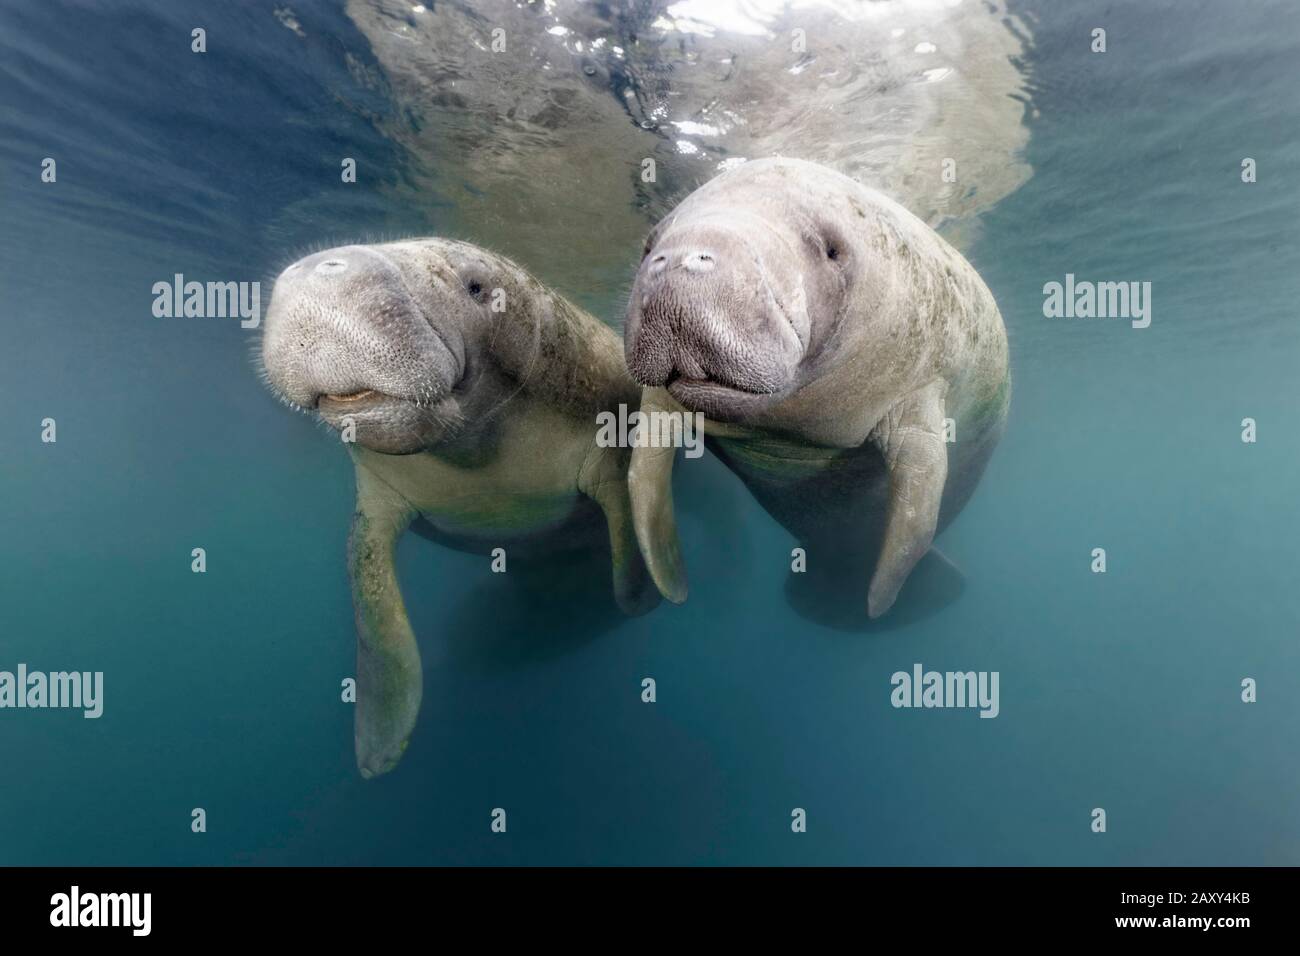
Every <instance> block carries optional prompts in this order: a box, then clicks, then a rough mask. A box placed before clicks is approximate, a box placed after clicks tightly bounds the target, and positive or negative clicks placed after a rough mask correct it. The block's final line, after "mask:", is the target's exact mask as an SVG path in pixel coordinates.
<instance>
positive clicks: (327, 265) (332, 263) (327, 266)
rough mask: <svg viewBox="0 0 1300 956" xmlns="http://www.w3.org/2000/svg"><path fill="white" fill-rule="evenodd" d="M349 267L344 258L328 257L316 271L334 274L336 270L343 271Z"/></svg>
mask: <svg viewBox="0 0 1300 956" xmlns="http://www.w3.org/2000/svg"><path fill="white" fill-rule="evenodd" d="M347 267H348V264H347V263H346V262H344V261H343V260H342V259H326V260H325V261H324V262H322V263H320V264H319V265H318V266H316V268H315V270H314V271H316V272H320V273H324V274H325V275H333V274H334V273H336V272H342V271H343V270H344V269H346V268H347Z"/></svg>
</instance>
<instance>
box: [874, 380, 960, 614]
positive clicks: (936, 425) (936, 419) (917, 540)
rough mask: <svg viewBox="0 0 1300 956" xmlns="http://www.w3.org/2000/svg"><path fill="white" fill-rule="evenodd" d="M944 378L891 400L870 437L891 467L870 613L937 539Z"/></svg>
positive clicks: (885, 604) (886, 602)
mask: <svg viewBox="0 0 1300 956" xmlns="http://www.w3.org/2000/svg"><path fill="white" fill-rule="evenodd" d="M946 391H947V385H946V383H944V382H942V381H934V382H931V383H930V384H929V385H926V386H925V387H924V388H921V389H918V390H917V391H915V392H912V393H911V394H910V395H907V396H906V397H904V398H903V399H902V400H901V401H899V402H898V403H897V404H896V405H894V406H893V408H891V409H890V410H889V411H888V412H886V413H885V417H884V418H883V419H882V420H881V422H880V424H878V425H877V426H876V427H875V429H874V430H873V431H872V432H871V436H870V438H869V440H870V441H871V442H873V443H874V444H875V445H876V446H877V447H878V448H879V449H880V452H881V454H882V455H883V456H884V458H885V467H886V468H887V469H888V470H889V505H888V509H887V511H886V516H885V534H884V540H883V542H882V544H881V547H880V557H879V559H878V560H877V561H876V572H875V574H874V575H873V576H872V578H871V588H870V590H869V591H868V592H867V613H868V614H869V615H870V616H871V617H873V618H876V617H880V615H882V614H884V613H885V612H886V611H888V610H889V609H890V607H891V606H893V603H894V599H895V598H897V597H898V591H899V589H900V588H901V587H902V586H903V582H904V581H906V580H907V576H908V574H909V573H911V570H912V567H913V566H914V565H915V564H916V562H917V561H919V560H921V558H922V556H924V554H925V552H926V551H927V550H928V549H929V547H930V542H931V541H932V540H933V539H934V529H935V527H936V526H937V525H938V522H939V504H940V502H941V501H942V500H943V487H944V483H945V482H946V481H947V480H948V449H947V448H946V447H945V445H944V441H943V414H944V394H945V392H946Z"/></svg>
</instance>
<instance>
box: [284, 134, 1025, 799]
mask: <svg viewBox="0 0 1300 956" xmlns="http://www.w3.org/2000/svg"><path fill="white" fill-rule="evenodd" d="M502 304H504V308H501V305H502ZM262 361H263V364H264V368H265V372H266V374H267V377H268V379H269V381H270V383H271V385H272V386H273V387H274V389H275V390H276V391H277V392H278V393H279V394H280V395H281V396H282V397H283V398H284V399H285V400H286V401H288V402H289V403H291V404H293V405H296V406H299V407H301V408H303V409H314V410H315V411H316V413H317V414H318V415H319V416H320V418H321V419H322V420H324V421H325V422H326V423H327V424H328V425H330V426H332V427H334V428H337V429H344V428H348V429H350V430H352V431H354V439H355V440H354V441H353V442H352V443H350V444H349V445H348V447H349V448H350V449H351V454H352V457H353V460H354V463H355V465H356V483H357V506H356V514H355V517H354V520H353V524H352V531H351V538H350V543H349V548H348V557H349V572H350V575H351V580H352V593H353V602H354V605H355V608H356V624H357V639H358V643H357V685H358V694H357V708H356V756H357V765H358V767H359V768H360V771H361V773H362V775H363V776H366V777H370V776H374V775H377V774H381V773H385V772H387V771H388V770H391V769H392V768H393V767H394V766H395V765H396V764H397V762H398V760H399V759H400V757H401V754H402V752H403V751H404V749H405V748H406V744H407V741H408V739H409V737H410V734H411V731H412V729H413V728H414V726H415V721H416V715H417V713H418V710H419V706H420V698H421V693H422V685H423V680H422V674H421V668H420V655H419V651H418V649H417V646H416V641H415V635H414V634H413V633H412V630H411V625H410V623H409V621H408V619H407V614H406V609H405V607H404V605H403V602H402V595H401V591H400V588H399V584H398V580H397V575H396V571H395V564H394V549H395V544H396V541H397V539H398V537H399V536H400V535H401V534H402V533H403V531H404V530H405V529H406V528H407V527H408V526H409V525H410V524H411V523H412V522H413V521H414V520H416V519H417V518H422V519H423V520H424V521H425V522H427V525H428V526H431V528H432V536H434V537H435V539H436V540H439V541H441V542H442V543H445V544H447V545H449V546H451V547H455V548H458V549H462V550H470V551H475V552H483V553H486V552H488V551H490V550H491V549H493V548H497V547H505V548H506V549H508V551H510V553H511V554H512V555H513V554H515V553H516V552H523V553H525V554H526V553H527V552H528V551H530V550H531V551H534V552H542V553H551V552H555V551H562V550H572V549H588V548H592V547H599V546H601V539H604V538H607V540H608V545H609V550H610V553H611V559H612V564H613V589H614V595H615V598H616V599H617V602H618V604H619V606H620V607H621V608H622V609H623V610H624V611H626V612H627V613H629V614H638V613H644V612H646V611H648V610H650V609H651V608H652V607H654V606H655V605H656V604H657V603H658V601H659V598H660V595H663V596H666V597H667V598H668V599H669V600H671V601H674V602H678V603H680V602H681V601H683V600H684V599H685V598H686V575H685V571H684V568H683V564H682V559H681V555H680V550H679V546H678V540H677V531H676V525H675V521H674V516H673V503H672V490H671V473H672V465H673V460H674V457H675V455H674V450H673V449H672V448H655V447H637V448H634V449H629V448H616V447H602V446H601V445H600V444H598V443H597V441H596V435H597V430H598V426H597V416H598V415H599V414H600V413H602V412H608V411H611V410H615V409H617V408H618V406H619V405H620V404H622V405H626V406H628V407H629V408H635V407H637V406H639V407H640V408H641V410H642V411H677V412H682V411H690V412H703V413H704V415H705V421H706V425H705V431H706V434H707V435H708V436H709V445H710V448H711V449H712V450H713V451H714V453H715V454H717V455H718V456H719V457H720V458H721V459H722V460H723V461H724V462H725V463H726V465H727V466H728V467H729V468H731V469H732V470H733V471H734V472H735V473H736V474H737V475H739V477H740V478H741V479H742V480H743V481H744V483H745V485H746V486H747V487H748V488H749V489H750V491H751V492H752V493H753V494H754V496H755V498H756V499H757V500H758V501H759V502H760V504H762V505H763V507H764V508H766V509H767V511H768V512H769V513H770V514H771V515H772V516H773V517H774V518H775V519H776V520H778V521H779V522H780V523H781V524H782V525H784V526H785V528H786V529H787V530H789V531H790V532H791V533H792V534H793V535H794V536H795V538H797V539H798V541H799V542H800V544H801V546H802V547H804V548H806V549H807V551H808V553H809V554H810V555H812V556H814V559H815V556H816V555H818V554H823V555H825V556H826V560H827V561H834V562H836V563H837V564H838V565H839V566H840V567H842V568H848V569H850V571H849V573H850V574H851V575H853V579H854V580H857V581H860V582H861V586H862V587H863V589H864V590H865V591H866V595H865V598H866V600H865V603H866V609H867V613H868V614H869V615H870V616H871V617H878V616H879V615H881V614H884V613H885V612H886V611H887V610H888V609H889V608H890V606H891V605H892V604H893V603H894V600H895V598H896V596H897V595H898V592H899V589H900V588H901V587H902V585H903V583H904V581H905V580H906V579H907V577H908V574H909V573H910V572H911V570H912V568H913V567H914V565H915V564H916V563H917V561H918V560H919V559H920V558H921V557H922V556H923V555H925V554H926V552H927V550H928V549H929V548H930V544H931V540H932V538H933V537H934V535H935V533H936V532H937V531H938V530H941V529H942V528H943V527H944V526H945V525H946V524H947V523H948V522H949V521H951V520H952V518H953V517H954V516H955V515H956V514H957V512H958V511H959V510H960V509H961V508H962V506H963V505H964V504H965V503H966V501H967V499H968V498H969V497H970V495H971V493H972V491H973V490H974V488H975V485H976V483H977V482H978V480H979V477H980V475H981V473H982V472H983V470H984V466H985V464H986V463H987V461H988V459H989V456H990V454H991V453H992V451H993V448H994V445H995V444H996V443H997V440H998V437H999V435H1000V434H1001V431H1002V428H1003V424H1004V422H1005V419H1006V413H1007V406H1008V400H1009V395H1010V378H1009V372H1008V356H1007V341H1006V331H1005V329H1004V327H1003V323H1002V318H1001V316H1000V315H999V313H998V309H997V306H996V304H995V303H994V301H993V296H992V295H991V294H990V292H989V290H988V289H987V287H986V286H985V285H984V283H983V282H982V281H981V279H980V277H979V276H978V274H977V273H976V272H975V270H974V269H973V268H972V267H971V265H970V264H969V263H968V262H967V261H966V260H965V259H964V258H963V257H962V256H961V255H960V254H959V253H957V252H956V250H954V249H953V248H952V247H951V246H949V245H948V243H946V242H945V241H944V240H943V239H942V238H940V237H939V236H938V234H936V233H935V232H934V231H933V230H932V229H930V228H929V227H928V226H927V225H925V224H924V223H923V222H922V221H921V220H919V219H918V218H916V217H915V216H913V215H912V214H911V213H909V212H908V211H907V210H905V209H903V208H902V207H901V206H900V205H898V204H897V203H895V202H893V201H892V200H890V199H889V198H887V197H886V196H884V195H882V194H881V193H879V192H876V191H874V190H872V189H869V188H867V187H864V186H862V185H861V184H859V183H857V182H855V181H853V180H851V179H849V178H847V177H845V176H842V175H840V174H839V173H836V172H834V171H832V170H830V169H828V168H826V167H823V166H819V165H816V164H813V163H808V162H802V161H798V160H790V159H768V160H758V161H752V162H748V163H745V164H743V165H740V166H738V167H736V168H734V169H731V170H729V171H727V172H725V173H722V174H721V175H719V176H717V177H716V178H714V179H713V180H711V181H710V182H708V183H706V184H705V185H704V186H702V187H700V188H699V189H697V190H696V191H695V192H693V193H691V194H690V195H689V196H688V197H687V198H686V199H685V200H684V201H682V202H681V203H680V204H679V205H678V206H677V207H676V208H675V209H674V210H673V211H672V212H671V213H669V214H668V215H667V216H666V217H665V218H664V219H663V220H662V221H661V222H660V223H659V224H658V225H657V226H655V228H654V229H653V230H652V231H651V233H650V235H649V237H648V239H647V241H646V244H645V250H644V255H643V257H642V261H641V265H640V267H639V270H638V272H637V275H636V280H635V283H634V285H633V288H632V292H631V296H630V301H629V304H628V309H627V317H626V323H625V328H624V340H623V342H622V343H621V344H620V342H619V340H618V337H617V335H616V334H615V332H614V331H613V330H612V329H611V328H610V327H609V326H608V325H606V324H605V323H603V322H601V321H599V320H597V319H596V318H594V317H593V316H591V315H589V314H588V313H586V312H584V311H583V310H581V309H579V308H577V307H576V306H574V305H573V304H572V303H570V302H568V301H566V300H565V299H564V298H563V297H562V296H561V295H559V294H558V293H556V292H555V291H553V290H551V289H549V288H546V287H545V286H543V285H542V284H541V283H540V282H538V281H537V280H536V279H534V278H533V277H532V276H531V275H529V274H528V272H526V271H525V270H524V269H522V268H520V267H519V266H518V265H516V264H515V263H513V262H511V261H509V260H507V259H505V258H503V257H501V256H498V255H495V254H493V253H491V252H489V251H487V250H484V249H481V248H478V247H476V246H474V245H471V244H468V243H464V242H457V241H452V240H446V239H420V240H411V241H406V242H393V243H385V244H382V245H370V246H365V245H356V246H345V247H342V248H337V249H331V250H327V251H325V252H320V253H316V254H315V255H312V256H309V257H307V258H305V259H302V260H300V261H298V262H296V263H294V264H293V265H291V266H289V268H287V269H286V270H285V271H284V272H283V273H282V274H281V275H280V276H279V277H278V278H277V280H276V283H275V290H274V293H273V295H272V300H271V304H270V308H269V310H268V313H267V316H266V323H265V332H264V339H263V344H262ZM946 439H955V440H951V441H947V440H946ZM868 582H869V583H868Z"/></svg>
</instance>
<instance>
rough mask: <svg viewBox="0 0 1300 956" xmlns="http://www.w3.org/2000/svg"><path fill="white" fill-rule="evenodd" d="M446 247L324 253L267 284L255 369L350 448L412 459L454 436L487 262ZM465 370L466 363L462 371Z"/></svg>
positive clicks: (484, 306) (480, 321)
mask: <svg viewBox="0 0 1300 956" xmlns="http://www.w3.org/2000/svg"><path fill="white" fill-rule="evenodd" d="M478 253H482V250H476V249H475V247H473V246H468V245H466V244H464V243H456V242H451V241H443V240H421V241H419V242H398V243H389V244H385V245H354V246H340V247H338V248H335V249H328V250H326V251H324V252H318V253H316V254H314V255H310V256H307V257H306V258H305V259H300V260H298V261H297V262H295V263H294V264H293V265H291V266H289V267H288V268H287V269H285V270H284V271H283V272H282V273H280V275H279V276H278V277H277V279H276V280H275V289H274V291H273V292H272V294H271V303H270V307H269V308H268V310H267V314H266V317H265V323H264V326H265V328H264V333H263V338H262V356H261V357H262V366H263V369H264V371H265V374H266V378H267V381H268V382H269V383H270V385H271V387H272V388H273V389H274V390H275V391H276V392H277V393H278V394H279V395H280V396H281V397H282V398H284V399H285V400H286V401H287V402H289V403H290V404H292V405H294V406H297V407H299V408H302V409H306V410H311V411H314V412H315V413H316V414H317V415H319V417H320V419H321V420H322V421H324V422H325V423H326V424H327V425H329V426H330V427H332V428H335V429H337V430H340V431H342V430H344V429H345V428H347V427H348V426H353V428H354V429H355V431H354V437H355V440H356V442H357V443H358V444H360V445H362V446H364V447H366V448H369V449H371V450H373V451H378V452H384V453H387V454H411V453H414V452H418V451H422V450H424V449H426V448H430V447H432V446H434V445H436V444H438V443H439V442H440V441H442V440H444V439H445V438H447V437H448V436H449V435H450V434H454V433H455V432H456V431H457V429H459V428H460V426H461V424H462V423H463V421H464V419H465V416H466V414H467V413H468V412H470V411H472V409H469V408H464V407H462V404H463V403H464V401H465V395H464V394H463V393H461V392H458V391H457V388H458V386H459V385H461V384H462V382H463V381H464V379H465V377H466V371H467V353H470V352H472V351H473V348H474V345H475V332H476V331H477V330H481V329H483V328H484V327H485V326H486V325H487V322H488V320H487V318H486V316H487V310H488V290H489V289H490V288H491V287H492V285H493V277H492V274H491V273H492V268H493V262H492V258H491V256H490V254H488V253H482V254H478ZM471 364H472V363H471Z"/></svg>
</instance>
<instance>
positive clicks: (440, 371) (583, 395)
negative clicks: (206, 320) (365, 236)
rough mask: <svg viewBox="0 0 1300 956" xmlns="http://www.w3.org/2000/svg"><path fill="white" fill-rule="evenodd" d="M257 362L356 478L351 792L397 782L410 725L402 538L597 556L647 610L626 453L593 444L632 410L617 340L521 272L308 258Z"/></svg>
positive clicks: (413, 248)
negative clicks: (390, 777) (620, 410)
mask: <svg viewBox="0 0 1300 956" xmlns="http://www.w3.org/2000/svg"><path fill="white" fill-rule="evenodd" d="M262 363H263V367H264V370H265V373H266V376H267V379H268V381H269V382H270V384H271V386H272V387H273V388H274V389H275V390H276V391H277V392H278V393H279V395H280V396H281V397H282V398H283V399H284V400H285V401H287V402H288V403H290V404H292V405H294V406H297V407H299V408H302V409H311V410H314V411H315V413H316V414H317V415H319V417H320V419H321V420H322V421H324V422H325V423H327V424H328V425H329V426H331V427H332V428H334V429H337V430H338V431H339V432H340V433H341V435H342V437H343V438H344V439H345V440H346V441H347V442H348V444H347V446H346V447H348V449H349V450H350V451H351V454H352V458H353V461H354V464H355V467H356V483H357V505H356V513H355V517H354V519H353V524H352V532H351V537H350V541H349V548H348V553H349V573H350V576H351V580H352V594H353V603H354V605H355V608H356V623H357V638H358V642H357V682H358V695H357V711H356V755H357V765H358V767H359V768H360V771H361V773H362V775H363V776H367V777H369V776H372V775H375V774H380V773H384V772H386V771H388V770H390V769H392V768H393V767H394V766H395V765H396V763H397V761H398V760H399V758H400V756H401V753H402V751H403V750H404V749H405V747H406V742H407V740H408V738H409V736H410V733H411V730H412V728H413V727H414V725H415V719H416V715H417V713H418V710H419V706H420V698H421V693H422V683H423V682H422V679H421V670H420V656H419V651H418V649H417V647H416V642H415V637H414V635H413V633H412V631H411V627H410V624H409V622H408V620H407V615H406V610H405V607H404V605H403V601H402V595H401V591H400V587H399V584H398V580H397V577H396V571H395V568H394V546H395V544H396V541H397V538H398V537H399V536H400V535H401V534H402V532H403V531H404V530H405V529H406V528H407V527H408V526H409V525H410V524H411V523H412V521H417V522H418V525H417V527H421V528H422V533H425V534H426V535H427V536H429V537H432V538H434V539H435V540H437V541H440V542H442V543H444V544H446V545H448V546H450V547H454V548H458V549H461V550H467V551H472V552H477V553H484V554H486V553H490V552H491V551H492V550H493V549H495V548H505V549H506V552H507V556H508V559H514V558H516V557H518V556H523V557H527V556H528V555H529V554H530V553H531V554H551V553H555V552H559V551H564V550H582V551H586V550H590V549H592V548H608V550H609V551H610V552H611V556H612V563H613V581H614V593H615V597H616V599H617V601H618V603H619V605H620V607H622V608H623V609H624V610H625V611H627V612H628V613H641V612H644V611H646V610H649V609H650V608H651V607H653V606H654V604H655V603H657V601H658V598H659V595H658V594H657V592H656V591H655V589H654V585H653V582H652V581H651V579H650V578H649V575H648V574H647V572H646V568H645V565H644V563H643V561H642V559H641V556H640V554H639V552H638V550H637V543H636V539H635V537H634V532H633V529H632V524H631V514H630V501H629V497H628V489H627V468H628V463H629V457H630V453H629V451H628V450H627V449H621V448H604V447H599V446H598V445H597V443H596V434H597V415H598V414H599V413H601V412H603V411H610V410H613V409H616V408H617V407H618V406H619V404H620V403H625V404H629V405H631V406H633V407H635V403H636V402H637V401H638V400H639V395H640V390H639V389H638V388H637V386H636V384H635V383H634V382H632V380H631V379H630V378H629V376H628V374H627V370H626V368H625V366H624V363H623V357H622V349H621V346H620V343H619V341H618V338H617V336H616V335H615V334H614V332H613V331H612V330H611V329H610V328H609V327H607V326H606V325H604V324H603V323H601V322H599V321H597V320H596V319H595V318H593V317H592V316H591V315H589V314H587V313H585V312H583V311H582V310H580V309H578V308H577V307H575V306H573V305H572V304H570V303H569V302H567V301H566V300H565V299H563V298H562V297H561V296H559V295H557V294H556V293H554V292H552V291H550V290H549V289H547V288H545V287H543V286H542V285H541V284H540V283H538V282H537V281H536V280H535V279H533V278H532V277H531V276H530V275H529V274H528V273H526V272H525V271H524V270H523V269H521V268H519V267H518V266H517V265H515V264H514V263H512V262H510V261H509V260H507V259H504V258H502V257H500V256H497V255H494V254H493V253H491V252H488V251H486V250H484V249H481V248H478V247H476V246H473V245H470V244H467V243H462V242H455V241H450V240H443V239H421V240H413V241H407V242H394V243H387V244H382V245H355V246H345V247H341V248H337V249H330V250H327V251H325V252H320V253H317V254H315V255H312V256H309V257H307V258H305V259H302V260H300V261H298V262H296V263H294V264H293V265H291V266H290V267H289V268H288V269H286V270H285V271H284V272H283V273H281V274H280V276H279V277H278V278H277V280H276V283H275V290H274V292H273V294H272V298H271V304H270V308H269V310H268V313H267V316H266V321H265V332H264V338H263V342H262ZM606 542H607V544H606Z"/></svg>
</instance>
